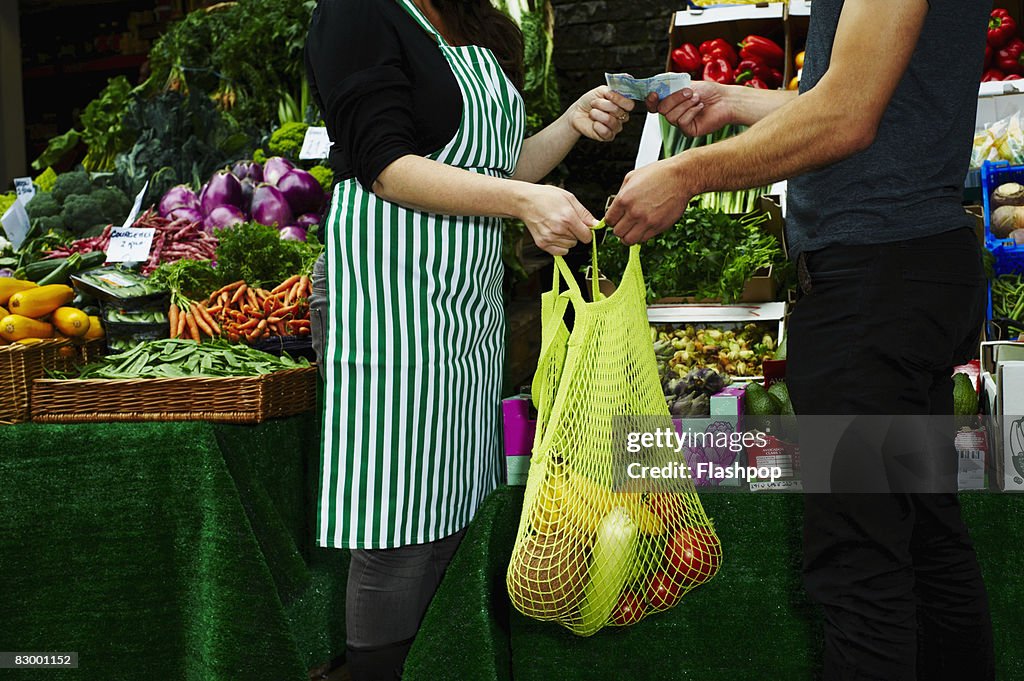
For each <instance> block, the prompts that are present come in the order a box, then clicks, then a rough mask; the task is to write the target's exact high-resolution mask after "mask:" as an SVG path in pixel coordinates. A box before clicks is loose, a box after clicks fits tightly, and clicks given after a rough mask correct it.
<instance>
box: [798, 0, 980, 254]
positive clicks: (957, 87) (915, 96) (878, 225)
mask: <svg viewBox="0 0 1024 681" xmlns="http://www.w3.org/2000/svg"><path fill="white" fill-rule="evenodd" d="M842 9H843V0H814V9H813V10H812V11H811V21H810V28H809V31H808V35H807V61H806V63H805V64H804V70H803V74H802V76H801V79H800V91H801V92H804V91H806V90H808V89H810V88H812V87H814V85H815V83H817V82H818V80H819V79H821V77H822V76H823V75H824V74H825V71H826V70H828V66H829V62H830V60H831V57H832V43H833V41H834V40H835V35H836V26H837V24H838V23H839V15H840V12H842ZM991 9H992V4H991V3H988V4H987V5H986V3H983V2H963V0H930V2H929V9H928V15H927V17H926V19H925V22H924V26H923V28H922V30H921V36H920V38H918V41H917V46H916V47H915V49H914V53H913V56H912V57H911V59H910V64H909V66H908V67H907V71H906V73H904V74H903V78H902V79H901V80H900V82H899V85H898V86H897V87H896V91H895V93H893V96H892V99H891V100H890V102H889V106H888V108H886V110H885V113H884V114H883V116H882V121H881V124H880V125H879V126H878V133H877V135H876V136H875V141H874V143H872V144H871V146H870V147H868V148H867V149H865V150H864V151H861V152H860V153H857V154H854V155H853V156H851V157H849V158H847V159H845V160H843V161H840V162H839V163H835V164H833V165H830V166H828V167H825V168H821V169H819V170H815V171H811V172H809V173H805V174H803V175H801V176H799V177H796V178H793V179H791V180H790V181H789V212H788V215H787V217H786V235H787V239H788V241H789V247H790V252H791V254H793V255H794V256H795V255H796V254H797V253H799V252H800V251H804V250H806V251H813V250H817V249H819V248H824V247H826V246H829V245H833V244H844V245H845V244H851V245H854V244H876V243H888V242H893V241H903V240H905V239H914V238H918V237H925V236H930V235H933V234H941V233H942V232H946V231H950V230H953V229H957V228H959V227H965V226H970V224H972V223H970V221H969V220H968V219H967V217H966V216H965V214H964V210H963V208H962V207H961V201H962V199H963V186H964V178H965V177H966V175H967V168H968V165H969V163H970V156H971V144H972V140H973V138H974V121H975V117H976V114H977V98H978V80H979V79H980V77H981V62H982V57H983V55H984V49H985V30H986V26H987V25H988V14H989V11H990V10H991ZM880 20H884V19H880ZM877 49H879V50H884V49H885V47H884V46H883V45H879V46H878V48H877ZM871 77H872V74H871V73H870V72H867V71H865V72H864V79H865V80H867V79H869V78H871ZM822 144H828V141H827V140H822Z"/></svg>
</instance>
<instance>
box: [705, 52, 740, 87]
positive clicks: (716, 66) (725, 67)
mask: <svg viewBox="0 0 1024 681" xmlns="http://www.w3.org/2000/svg"><path fill="white" fill-rule="evenodd" d="M704 80H711V81H714V82H716V83H722V84H724V85H732V84H733V82H734V80H735V75H734V74H733V70H732V66H730V65H729V62H727V61H726V60H725V59H722V58H721V57H716V58H714V59H712V60H711V61H709V62H708V63H707V64H705V65H704Z"/></svg>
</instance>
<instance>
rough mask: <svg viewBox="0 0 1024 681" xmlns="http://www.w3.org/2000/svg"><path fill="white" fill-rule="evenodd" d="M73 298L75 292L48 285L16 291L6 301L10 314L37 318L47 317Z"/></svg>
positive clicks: (55, 285) (62, 286)
mask: <svg viewBox="0 0 1024 681" xmlns="http://www.w3.org/2000/svg"><path fill="white" fill-rule="evenodd" d="M74 297H75V291H74V289H72V288H71V287H70V286H65V285H64V284H50V285H48V286H37V287H36V288H32V289H27V290H25V291H18V292H17V293H15V294H14V295H12V296H11V299H10V300H9V301H8V305H7V307H8V309H9V310H10V311H11V313H12V314H20V315H23V316H25V317H32V318H38V317H42V316H43V315H48V314H50V313H51V312H53V311H54V310H56V309H57V308H58V307H60V306H61V305H66V304H68V303H70V302H71V299H72V298H74Z"/></svg>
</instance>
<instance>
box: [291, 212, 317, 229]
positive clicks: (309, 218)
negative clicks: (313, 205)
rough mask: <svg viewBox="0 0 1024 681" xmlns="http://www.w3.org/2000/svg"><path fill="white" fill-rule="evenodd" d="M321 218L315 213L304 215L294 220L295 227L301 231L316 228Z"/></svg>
mask: <svg viewBox="0 0 1024 681" xmlns="http://www.w3.org/2000/svg"><path fill="white" fill-rule="evenodd" d="M320 221H321V217H320V215H319V214H317V213H304V214H302V215H300V216H299V217H298V218H296V220H295V226H296V227H302V228H303V229H309V228H310V227H316V226H319V225H320Z"/></svg>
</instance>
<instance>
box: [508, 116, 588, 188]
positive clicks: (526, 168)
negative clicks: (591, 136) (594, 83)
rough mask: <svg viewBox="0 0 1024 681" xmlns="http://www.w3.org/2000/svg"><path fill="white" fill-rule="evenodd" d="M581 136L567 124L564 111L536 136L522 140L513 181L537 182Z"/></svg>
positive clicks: (567, 120) (567, 117)
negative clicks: (521, 149) (521, 148)
mask: <svg viewBox="0 0 1024 681" xmlns="http://www.w3.org/2000/svg"><path fill="white" fill-rule="evenodd" d="M580 137H581V135H580V133H579V132H577V131H576V129H575V128H573V126H572V125H571V123H570V122H569V112H568V111H566V112H565V113H563V114H562V115H561V116H559V117H558V119H557V120H556V121H555V122H554V123H552V124H551V125H549V126H547V127H546V128H544V129H543V130H541V131H540V132H538V133H537V134H536V135H532V136H530V137H527V138H526V139H525V140H523V151H522V153H521V154H520V156H519V165H517V166H516V172H515V173H514V174H513V175H512V178H513V179H516V180H523V181H524V182H539V181H540V180H542V179H544V177H546V176H547V174H548V173H550V172H551V171H552V170H554V168H555V166H557V165H558V164H559V163H561V162H562V159H564V158H565V157H566V155H567V154H568V153H569V151H570V150H571V149H572V148H573V146H574V145H575V144H576V142H578V141H579V139H580Z"/></svg>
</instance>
